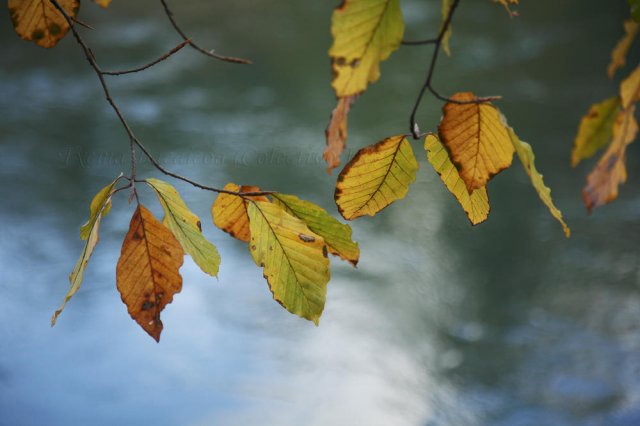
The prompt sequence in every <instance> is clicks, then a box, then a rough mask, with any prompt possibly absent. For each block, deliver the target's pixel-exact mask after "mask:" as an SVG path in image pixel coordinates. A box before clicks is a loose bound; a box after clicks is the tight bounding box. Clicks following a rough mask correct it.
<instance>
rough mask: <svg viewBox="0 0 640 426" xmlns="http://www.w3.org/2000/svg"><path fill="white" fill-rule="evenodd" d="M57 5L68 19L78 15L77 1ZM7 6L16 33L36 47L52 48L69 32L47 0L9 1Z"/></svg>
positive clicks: (64, 1) (65, 22)
mask: <svg viewBox="0 0 640 426" xmlns="http://www.w3.org/2000/svg"><path fill="white" fill-rule="evenodd" d="M58 3H59V4H60V6H61V7H62V8H63V9H64V10H65V11H66V12H67V14H68V15H69V16H70V17H72V18H75V17H76V16H77V15H78V9H79V8H80V2H79V1H78V0H58ZM8 6H9V12H10V13H11V20H12V21H13V27H14V28H15V30H16V33H18V35H19V36H20V37H21V38H23V39H24V40H27V41H33V42H34V43H36V44H37V45H38V46H42V47H45V48H50V47H53V46H55V45H56V44H58V42H59V41H60V40H61V39H62V38H63V37H64V36H65V34H67V31H69V24H68V23H67V20H66V19H65V17H64V16H63V15H62V13H60V11H58V10H57V9H56V8H55V6H54V5H53V3H51V2H50V1H49V0H9V1H8Z"/></svg>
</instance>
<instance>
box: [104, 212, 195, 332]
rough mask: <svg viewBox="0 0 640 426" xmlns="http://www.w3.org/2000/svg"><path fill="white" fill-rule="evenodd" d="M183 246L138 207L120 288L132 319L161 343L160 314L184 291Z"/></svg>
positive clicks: (123, 255)
mask: <svg viewBox="0 0 640 426" xmlns="http://www.w3.org/2000/svg"><path fill="white" fill-rule="evenodd" d="M183 260H184V251H183V250H182V246H180V243H179V242H178V240H176V238H175V237H174V236H173V234H172V233H171V231H170V230H169V229H168V228H167V227H166V226H164V225H163V224H162V223H160V222H159V221H158V219H156V218H155V217H154V216H153V214H151V212H150V211H149V210H147V209H146V208H145V207H144V206H143V205H142V204H139V205H138V208H136V210H135V212H134V213H133V216H132V217H131V223H130V224H129V232H127V235H126V236H125V238H124V242H123V243H122V251H121V254H120V259H118V265H117V267H116V284H117V287H118V291H119V292H120V296H121V297H122V301H123V302H124V303H125V305H127V309H128V311H129V315H131V318H133V319H134V320H135V321H136V322H137V323H138V324H139V325H140V327H142V328H143V329H144V331H146V332H147V333H148V334H149V335H150V336H151V337H153V338H154V339H155V340H156V341H160V333H161V332H162V328H163V326H162V321H161V320H160V312H162V310H163V309H164V308H165V306H166V305H167V304H169V303H171V301H172V300H173V295H174V294H176V293H179V292H180V290H181V289H182V277H181V276H180V272H179V270H180V267H181V266H182V262H183Z"/></svg>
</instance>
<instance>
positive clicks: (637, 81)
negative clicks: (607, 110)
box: [620, 65, 640, 109]
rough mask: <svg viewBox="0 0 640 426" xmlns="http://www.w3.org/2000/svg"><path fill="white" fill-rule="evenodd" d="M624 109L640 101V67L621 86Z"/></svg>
mask: <svg viewBox="0 0 640 426" xmlns="http://www.w3.org/2000/svg"><path fill="white" fill-rule="evenodd" d="M620 98H621V99H622V108H625V109H626V108H628V107H629V106H630V105H631V104H632V103H634V102H637V101H638V100H639V99H640V65H639V66H638V67H636V69H635V70H633V72H632V73H631V74H630V75H629V76H628V77H627V78H626V79H624V80H623V81H622V83H621V84H620Z"/></svg>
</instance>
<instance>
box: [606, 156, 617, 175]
mask: <svg viewBox="0 0 640 426" xmlns="http://www.w3.org/2000/svg"><path fill="white" fill-rule="evenodd" d="M617 161H618V155H617V154H613V155H612V156H611V157H609V160H607V165H606V166H605V168H606V169H607V171H611V169H613V166H614V165H615V164H616V162H617Z"/></svg>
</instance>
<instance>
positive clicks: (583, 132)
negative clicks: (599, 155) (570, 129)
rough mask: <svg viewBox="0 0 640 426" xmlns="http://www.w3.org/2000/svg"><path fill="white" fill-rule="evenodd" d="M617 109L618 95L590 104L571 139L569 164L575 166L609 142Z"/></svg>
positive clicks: (618, 104)
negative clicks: (574, 136) (574, 137)
mask: <svg viewBox="0 0 640 426" xmlns="http://www.w3.org/2000/svg"><path fill="white" fill-rule="evenodd" d="M619 111H620V98H619V97H618V96H615V97H612V98H609V99H605V100H604V101H602V102H599V103H597V104H593V105H591V108H590V109H589V112H588V113H587V115H585V116H584V117H582V120H581V121H580V127H579V128H578V134H577V135H576V139H575V140H574V141H573V150H572V151H571V165H572V166H573V167H575V166H577V165H578V163H579V162H580V161H582V160H585V159H587V158H590V157H591V156H593V154H595V153H596V152H597V151H598V150H599V149H600V148H603V147H605V146H606V145H607V144H608V143H609V141H610V140H611V133H612V132H613V123H614V121H615V120H616V116H617V115H618V112H619Z"/></svg>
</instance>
